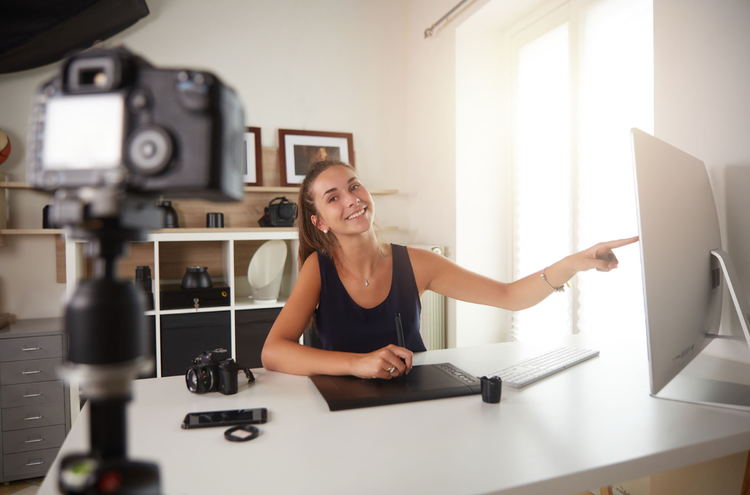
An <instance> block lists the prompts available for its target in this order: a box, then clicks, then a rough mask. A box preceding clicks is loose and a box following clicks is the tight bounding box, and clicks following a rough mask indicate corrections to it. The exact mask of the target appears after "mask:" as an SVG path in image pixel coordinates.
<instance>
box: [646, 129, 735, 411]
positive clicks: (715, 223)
mask: <svg viewBox="0 0 750 495" xmlns="http://www.w3.org/2000/svg"><path fill="white" fill-rule="evenodd" d="M631 137H632V143H633V158H634V166H635V179H636V195H637V205H638V206H637V207H638V224H639V231H640V250H641V262H642V275H643V294H644V303H645V314H646V329H647V333H648V338H647V342H648V358H649V367H650V379H651V394H652V395H654V396H656V397H661V398H667V399H675V400H683V401H688V402H698V403H705V404H711V405H723V406H727V407H737V408H742V409H748V410H750V386H747V385H742V384H738V383H727V382H722V381H720V380H718V381H717V380H715V379H712V378H711V377H710V376H695V374H693V375H686V374H684V373H683V374H681V372H682V371H683V369H684V368H685V367H686V366H687V365H688V364H689V363H690V362H691V361H692V360H693V359H694V358H696V357H697V356H698V355H699V354H700V352H701V351H702V350H703V349H704V348H705V347H706V346H707V345H708V344H709V343H710V342H711V340H713V339H714V338H721V337H723V336H718V335H717V334H718V331H719V323H720V321H721V307H722V293H723V291H724V285H727V287H728V288H729V289H730V290H729V293H730V295H731V296H732V299H733V301H734V304H735V307H736V308H737V309H738V314H739V315H744V316H740V320H741V323H742V327H743V330H744V332H745V335H746V338H747V342H748V343H750V334H749V333H748V330H747V329H748V326H749V324H750V311H748V303H747V300H746V299H745V298H744V294H743V292H742V289H741V287H740V286H739V283H738V281H737V279H736V272H735V271H734V268H733V266H732V263H731V260H730V259H729V257H728V255H727V254H726V253H724V252H723V251H722V250H721V232H720V230H719V218H718V215H717V212H716V203H715V201H714V196H713V191H712V189H711V183H710V181H709V177H708V172H707V171H706V167H705V165H704V164H703V162H702V161H701V160H699V159H697V158H695V157H693V156H691V155H689V154H687V153H685V152H683V151H681V150H679V149H677V148H675V147H673V146H671V145H669V144H667V143H665V142H664V141H661V140H659V139H657V138H655V137H653V136H651V135H649V134H647V133H645V132H643V131H641V130H639V129H633V130H632V131H631ZM726 338H730V339H738V337H732V336H727V337H726ZM742 340H745V339H742ZM738 344H739V345H742V344H741V343H738Z"/></svg>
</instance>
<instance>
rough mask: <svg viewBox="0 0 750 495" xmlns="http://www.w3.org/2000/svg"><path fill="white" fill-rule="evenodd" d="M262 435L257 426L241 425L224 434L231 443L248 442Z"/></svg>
mask: <svg viewBox="0 0 750 495" xmlns="http://www.w3.org/2000/svg"><path fill="white" fill-rule="evenodd" d="M258 435H260V430H258V428H256V427H255V426H250V425H239V426H233V427H232V428H229V429H228V430H227V431H225V432H224V438H226V439H227V440H229V441H230V442H247V441H248V440H252V439H253V438H257V437H258Z"/></svg>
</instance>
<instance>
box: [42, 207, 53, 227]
mask: <svg viewBox="0 0 750 495" xmlns="http://www.w3.org/2000/svg"><path fill="white" fill-rule="evenodd" d="M51 208H52V205H47V206H45V207H44V209H42V228H43V229H54V228H55V227H54V226H53V225H52V222H50V220H49V213H50V209H51Z"/></svg>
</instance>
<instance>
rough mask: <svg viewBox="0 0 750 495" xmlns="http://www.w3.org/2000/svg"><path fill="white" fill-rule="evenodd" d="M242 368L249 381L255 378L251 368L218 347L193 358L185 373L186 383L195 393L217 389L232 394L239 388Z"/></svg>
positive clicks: (225, 393)
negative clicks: (238, 376) (238, 374)
mask: <svg viewBox="0 0 750 495" xmlns="http://www.w3.org/2000/svg"><path fill="white" fill-rule="evenodd" d="M240 370H244V371H245V374H246V375H247V376H248V380H249V381H254V380H255V378H254V377H253V374H252V372H251V371H250V370H248V369H247V368H246V367H244V366H241V365H239V364H237V363H236V362H235V361H234V359H232V358H231V356H230V354H229V351H227V350H226V349H222V348H218V349H214V350H213V351H206V352H204V353H203V354H201V355H200V356H198V357H197V358H195V359H194V360H193V364H192V365H191V366H190V367H189V368H188V370H187V372H186V373H185V383H186V384H187V388H188V390H190V391H191V392H193V393H194V394H205V393H206V392H215V391H216V392H221V393H222V394H224V395H232V394H236V393H237V391H238V390H239V382H238V380H237V372H238V371H240Z"/></svg>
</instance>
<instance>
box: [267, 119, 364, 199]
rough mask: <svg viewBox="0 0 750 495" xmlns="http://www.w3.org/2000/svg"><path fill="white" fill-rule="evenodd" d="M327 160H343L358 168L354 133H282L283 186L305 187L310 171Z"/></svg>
mask: <svg viewBox="0 0 750 495" xmlns="http://www.w3.org/2000/svg"><path fill="white" fill-rule="evenodd" d="M326 159H333V160H341V161H342V162H345V163H348V164H349V165H351V166H352V167H353V166H354V142H353V139H352V135H351V133H347V132H321V131H293V130H291V129H279V163H280V165H281V167H280V168H281V185H282V186H296V185H298V184H301V183H302V179H304V178H305V174H306V173H307V168H308V167H309V166H310V165H311V164H313V163H316V162H319V161H322V160H326Z"/></svg>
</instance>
